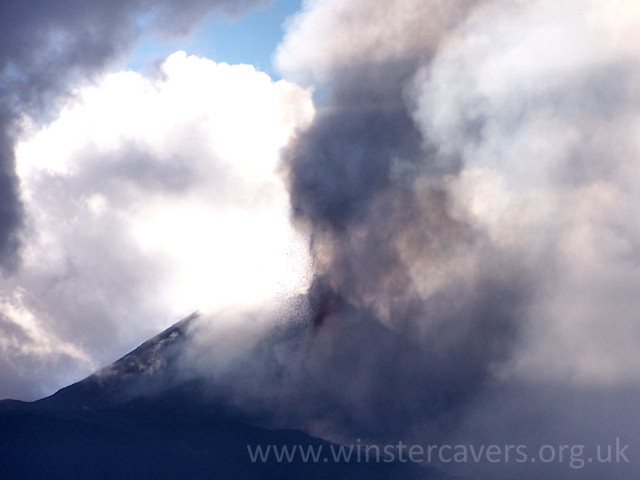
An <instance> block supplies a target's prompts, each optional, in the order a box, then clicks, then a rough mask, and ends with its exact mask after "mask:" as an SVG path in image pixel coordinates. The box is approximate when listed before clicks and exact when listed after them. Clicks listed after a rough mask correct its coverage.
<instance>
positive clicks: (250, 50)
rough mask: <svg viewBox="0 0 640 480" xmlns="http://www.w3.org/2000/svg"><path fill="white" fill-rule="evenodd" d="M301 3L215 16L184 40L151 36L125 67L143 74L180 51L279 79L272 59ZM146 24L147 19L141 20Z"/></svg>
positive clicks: (286, 1) (281, 1)
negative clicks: (286, 26)
mask: <svg viewBox="0 0 640 480" xmlns="http://www.w3.org/2000/svg"><path fill="white" fill-rule="evenodd" d="M300 5H301V0H272V1H271V2H270V4H269V5H267V6H265V7H261V8H260V7H259V8H257V9H255V10H252V11H250V12H249V13H247V14H245V15H243V16H241V17H239V18H229V17H228V16H226V15H223V14H214V15H212V16H211V17H210V18H209V19H207V20H205V21H204V22H203V24H202V25H200V27H199V28H197V29H196V30H195V31H194V32H193V33H191V34H190V35H189V36H187V37H184V38H161V37H160V36H159V35H157V33H156V34H153V33H148V34H144V35H143V36H142V38H141V39H140V41H139V43H138V45H137V47H136V48H135V49H134V50H133V51H132V52H131V54H130V55H129V57H128V60H127V63H126V68H127V69H129V70H135V71H144V70H146V69H149V68H151V67H152V66H153V65H155V64H157V63H158V62H159V61H162V60H163V59H164V58H166V57H167V56H168V55H170V54H171V53H173V52H175V51H177V50H184V51H186V52H187V53H188V54H189V55H198V56H201V57H206V58H209V59H211V60H214V61H215V62H226V63H229V64H241V63H243V64H250V65H253V66H254V67H255V68H256V69H257V70H260V71H262V72H265V73H267V74H269V75H270V76H271V77H272V78H273V79H274V80H275V79H279V78H280V77H279V75H278V73H277V72H276V71H275V69H274V68H273V65H272V56H273V54H274V53H275V50H276V47H277V46H278V44H279V43H280V41H281V40H282V36H283V33H284V29H283V24H284V23H285V21H286V19H287V18H289V17H290V16H291V15H293V14H295V13H296V12H298V11H299V10H300V8H301V6H300ZM141 21H142V22H144V19H141Z"/></svg>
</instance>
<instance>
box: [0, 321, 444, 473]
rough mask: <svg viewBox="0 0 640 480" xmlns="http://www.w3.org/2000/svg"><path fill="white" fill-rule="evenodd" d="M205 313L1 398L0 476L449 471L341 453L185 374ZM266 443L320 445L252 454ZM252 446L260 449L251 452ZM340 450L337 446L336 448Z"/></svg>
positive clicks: (267, 445)
mask: <svg viewBox="0 0 640 480" xmlns="http://www.w3.org/2000/svg"><path fill="white" fill-rule="evenodd" d="M196 321H197V315H195V314H194V315H191V316H189V317H187V318H185V319H184V320H182V321H180V322H178V323H176V324H175V325H173V326H172V327H170V328H168V329H167V330H165V331H164V332H162V333H160V334H159V335H157V336H155V337H153V338H152V339H150V340H148V341H147V342H145V343H143V344H142V345H140V346H139V347H138V348H136V349H135V350H133V351H132V352H130V353H129V354H127V355H125V356H124V357H122V358H121V359H119V360H117V361H116V362H114V363H113V364H111V365H109V366H107V367H106V368H103V369H101V370H99V371H97V372H95V373H94V374H92V375H90V376H89V377H87V378H85V379H84V380H82V381H80V382H77V383H75V384H73V385H70V386H68V387H66V388H63V389H61V390H59V391H58V392H57V393H55V394H54V395H52V396H50V397H47V398H43V399H41V400H38V401H35V402H20V401H16V400H4V401H0V478H1V479H13V480H19V479H36V478H37V479H56V480H57V479H65V480H66V479H70V478H75V479H116V478H117V479H123V478H136V479H235V480H242V479H299V478H305V479H365V478H366V479H397V478H403V479H418V478H420V479H423V480H424V479H439V480H445V479H450V478H452V477H449V476H447V475H445V474H443V473H441V472H439V471H437V470H434V469H429V468H424V467H421V466H418V465H416V464H410V463H403V462H398V461H395V462H388V463H387V462H382V461H378V462H347V461H344V460H343V461H333V459H332V457H331V456H330V455H329V452H330V451H331V452H333V451H338V449H339V448H340V446H339V445H336V444H334V443H330V442H328V441H325V440H322V439H319V438H316V437H312V436H310V435H307V434H306V433H303V432H301V431H297V430H283V429H280V430H278V429H268V428H264V427H263V426H260V425H257V424H255V422H253V421H252V420H251V419H250V418H248V417H246V416H244V415H243V414H242V412H240V411H235V410H234V409H233V408H232V407H230V406H229V405H228V404H225V402H222V401H220V400H212V398H215V397H212V396H211V395H204V392H203V390H204V389H205V388H210V387H207V386H206V385H205V384H204V383H203V382H200V381H198V380H197V379H191V380H188V381H185V380H184V377H182V376H180V375H178V374H177V367H176V363H177V362H176V359H177V357H178V356H179V355H180V352H181V351H182V349H183V348H184V347H185V342H186V338H187V331H188V329H189V328H190V326H191V325H193V324H194V322H196ZM258 446H260V447H261V448H263V451H264V449H266V448H271V449H273V450H272V453H273V452H275V451H280V450H279V449H281V448H282V447H287V448H289V449H291V448H293V447H294V446H298V448H300V449H301V451H305V452H308V451H311V450H309V449H312V450H313V451H316V452H320V451H322V452H323V453H322V455H320V456H318V458H317V459H316V460H313V459H309V458H307V460H305V459H303V458H302V456H301V455H294V457H293V458H292V460H291V461H288V460H286V459H284V458H279V459H278V458H276V456H275V455H271V456H269V457H268V458H265V459H264V460H263V459H261V458H260V457H255V456H254V458H253V461H252V458H251V455H250V453H251V451H253V452H255V451H256V450H255V449H256V448H257V447H258ZM252 449H253V450H252ZM330 449H332V450H330Z"/></svg>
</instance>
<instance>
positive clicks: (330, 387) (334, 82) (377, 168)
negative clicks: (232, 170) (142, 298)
mask: <svg viewBox="0 0 640 480" xmlns="http://www.w3.org/2000/svg"><path fill="white" fill-rule="evenodd" d="M436 3H437V2H436ZM472 4H473V2H447V5H446V6H445V5H444V4H443V5H440V7H438V6H437V5H435V4H434V3H433V2H422V1H415V2H411V1H409V2H407V1H396V2H385V3H384V5H383V4H380V3H378V2H375V3H374V2H349V3H346V2H317V3H316V4H313V5H314V7H312V9H311V10H310V11H309V12H308V13H306V14H303V15H302V16H301V17H299V18H298V19H297V21H296V22H294V23H293V25H294V28H293V31H292V32H290V33H289V36H288V37H287V38H286V39H285V43H284V45H283V47H282V49H281V51H280V54H279V57H278V60H279V63H280V66H281V68H282V69H283V70H284V71H285V73H287V74H289V75H290V76H292V78H294V79H297V80H299V81H302V82H304V81H305V73H308V72H305V71H304V69H305V67H306V66H307V63H305V62H309V63H308V65H309V69H311V70H313V69H316V68H319V69H320V71H319V72H312V73H315V74H316V77H324V78H320V80H321V81H322V80H327V82H328V85H326V87H325V90H324V92H322V96H324V98H323V99H322V100H321V102H320V107H319V109H318V112H317V114H316V117H315V119H314V121H313V123H312V125H311V126H310V127H309V128H308V129H306V130H305V131H304V132H300V134H299V135H298V137H297V138H296V139H295V140H294V141H293V142H292V143H291V145H290V146H289V147H288V148H287V149H286V150H285V151H284V152H283V162H284V170H285V172H286V179H287V182H288V186H289V189H290V195H291V204H292V207H293V216H294V221H295V222H296V224H297V225H299V227H300V228H301V229H303V230H305V231H307V232H308V234H309V237H310V241H311V250H312V254H313V258H314V262H315V269H316V274H315V279H314V281H313V284H312V286H311V288H310V290H309V293H308V298H307V299H306V300H304V301H302V308H301V307H300V305H298V307H297V309H298V311H300V310H303V311H305V312H306V313H305V314H303V315H302V317H304V318H303V319H302V324H306V325H310V326H311V327H310V331H305V330H304V328H303V330H302V333H301V331H300V330H296V329H297V328H299V327H291V329H285V331H283V332H280V333H276V334H274V336H272V337H271V338H268V339H267V340H265V341H263V342H260V343H259V345H258V347H257V348H258V352H259V353H258V354H257V356H256V357H255V358H253V359H252V360H251V363H250V364H247V365H245V367H246V370H244V372H246V371H249V370H251V371H256V366H255V365H256V364H258V365H260V366H259V367H258V373H256V374H255V376H254V375H251V376H250V377H251V378H247V377H249V375H248V374H246V373H239V371H238V370H235V371H234V373H233V374H232V375H230V377H229V384H230V385H232V387H231V388H232V389H238V391H240V390H243V389H244V390H243V391H242V393H237V391H236V393H234V394H230V397H231V398H234V399H236V401H239V400H237V399H246V398H247V396H246V390H247V389H248V390H249V391H250V392H251V394H250V396H249V398H251V400H250V401H247V405H250V407H251V408H253V407H255V405H256V404H259V405H262V406H265V405H268V409H274V408H276V409H277V408H282V410H283V411H282V413H283V417H284V418H285V419H286V420H287V421H291V420H292V419H294V418H295V417H296V416H298V417H299V419H300V420H301V421H303V422H307V423H306V426H307V427H308V426H309V425H311V426H312V428H320V429H322V427H318V425H319V424H320V425H321V426H322V425H324V426H325V427H326V428H327V429H328V430H329V431H330V432H331V433H333V434H335V433H336V432H337V431H342V432H345V431H346V432H351V433H354V432H357V434H359V435H371V436H375V437H378V438H381V437H384V436H393V435H397V434H399V433H401V432H406V431H407V430H406V429H407V428H409V427H415V426H417V425H424V424H428V423H429V422H434V421H440V420H442V421H444V422H446V421H447V420H446V419H447V418H449V417H451V416H452V415H456V412H457V411H458V410H459V407H461V406H464V405H465V404H466V403H468V402H469V400H470V399H471V398H473V396H474V395H475V394H476V393H477V392H478V391H479V390H480V389H481V388H482V387H483V386H484V385H486V384H487V383H490V382H491V381H492V378H493V376H494V374H496V373H497V372H499V370H500V366H501V364H502V362H503V361H504V360H505V359H506V358H508V356H509V354H510V351H511V349H512V346H513V344H514V341H515V340H516V338H517V334H518V330H519V327H520V325H521V324H522V323H523V322H524V320H525V318H524V314H525V306H526V303H527V300H528V294H529V290H528V285H527V282H526V281H525V279H524V278H523V277H521V275H520V271H519V267H518V262H517V261H516V259H515V258H511V257H510V255H508V254H507V253H505V252H502V251H500V250H499V249H497V248H496V246H495V245H493V243H492V242H491V240H490V239H489V238H488V237H487V236H486V235H485V233H484V232H482V231H480V230H478V229H476V228H474V226H472V225H471V224H470V223H468V222H467V221H465V219H463V218H456V217H455V216H453V215H452V214H451V200H450V194H449V192H448V182H449V181H450V177H451V176H453V175H456V174H457V173H458V172H459V170H460V168H461V162H462V159H461V158H460V157H459V156H451V158H448V159H446V161H443V159H442V158H441V157H440V156H439V155H438V151H437V148H436V146H435V145H434V144H433V143H432V142H431V139H430V138H429V136H428V135H426V136H425V135H424V134H423V132H421V131H420V129H419V125H418V123H417V122H416V121H415V119H414V118H413V116H412V115H413V110H414V107H415V105H414V104H413V103H412V101H411V96H410V94H411V92H410V88H411V87H412V85H413V83H412V82H413V79H414V77H415V75H416V72H417V71H418V70H419V68H420V67H421V66H422V65H425V64H428V62H429V61H430V59H431V57H432V56H433V55H434V53H435V51H436V49H437V47H438V44H439V41H440V38H441V36H442V35H444V34H445V32H446V31H447V30H448V29H451V28H454V27H455V25H457V24H458V23H459V22H461V21H463V20H464V18H465V16H466V14H467V13H468V11H469V8H470V5H472ZM378 16H380V18H377V17H378ZM372 17H375V18H372ZM376 19H377V20H380V21H379V22H376ZM323 22H327V24H325V23H323ZM314 29H315V30H319V31H320V32H319V33H318V32H317V31H316V32H315V34H317V35H322V34H323V33H325V34H327V35H328V36H327V37H318V36H315V35H314ZM376 29H378V30H376ZM310 31H311V33H310ZM307 35H310V36H307ZM336 39H338V40H336ZM301 45H304V46H305V48H307V49H308V52H310V54H309V55H310V58H308V57H307V56H305V55H304V54H299V55H298V52H297V50H296V49H298V48H300V46H301ZM314 54H316V55H317V57H314ZM288 62H290V63H288ZM290 66H291V68H290ZM299 69H301V70H299ZM298 320H300V319H298ZM294 323H295V322H294ZM296 325H298V324H297V323H296ZM292 332H295V333H292ZM274 337H275V338H274ZM261 370H262V371H261ZM265 376H266V379H265ZM256 378H258V379H259V380H255V379H256ZM245 380H246V381H247V382H248V384H249V386H248V387H244V386H242V384H243V382H244V381H245ZM254 395H258V400H256V397H255V396H254ZM270 395H273V400H274V401H273V403H269V402H267V401H265V399H268V398H269V396H270ZM240 401H241V400H240Z"/></svg>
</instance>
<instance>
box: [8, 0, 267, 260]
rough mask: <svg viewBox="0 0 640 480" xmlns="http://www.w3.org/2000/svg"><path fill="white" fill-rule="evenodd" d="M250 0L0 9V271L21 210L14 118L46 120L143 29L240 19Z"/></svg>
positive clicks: (38, 4)
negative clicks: (220, 13)
mask: <svg viewBox="0 0 640 480" xmlns="http://www.w3.org/2000/svg"><path fill="white" fill-rule="evenodd" d="M252 3H255V2H252V1H251V0H246V1H245V0H241V1H225V0H213V1H206V0H189V1H186V2H174V1H171V0H158V1H145V0H129V1H124V2H117V3H114V2H110V1H103V0H100V1H95V2H93V1H92V2H86V1H83V0H64V1H61V2H55V3H52V2H46V1H40V0H34V1H25V2H13V1H9V0H6V1H2V2H1V3H0V31H2V44H1V45H0V205H2V206H1V207H0V265H1V266H2V267H3V268H4V270H5V271H12V270H14V269H15V268H16V267H17V265H18V263H19V256H18V255H17V252H18V249H19V247H20V240H19V239H20V229H21V226H22V224H23V218H22V217H23V208H22V206H21V202H20V194H19V187H18V178H17V176H16V173H15V165H14V163H15V159H14V153H13V150H14V143H15V138H16V135H17V134H18V133H19V130H20V119H21V116H22V115H23V114H27V115H29V116H30V117H32V118H35V119H41V120H42V119H45V118H46V117H47V115H50V114H51V113H52V112H54V111H55V107H56V106H57V105H56V104H57V102H58V101H60V100H61V99H62V97H64V96H65V95H68V94H69V93H70V91H71V89H72V87H73V85H74V82H75V81H78V80H81V79H85V78H86V77H91V75H92V74H95V73H97V72H98V71H99V70H100V69H101V68H102V67H104V66H106V65H107V63H108V62H109V61H112V60H114V59H115V58H117V57H118V56H119V55H122V54H123V53H124V52H126V51H127V49H128V48H130V47H131V45H132V44H133V41H134V40H135V39H136V38H137V37H138V35H139V33H140V32H141V30H142V28H143V27H144V28H150V29H155V30H156V31H157V32H161V31H162V32H163V33H165V34H167V33H168V34H184V33H186V32H187V30H188V29H189V28H190V27H191V26H192V25H193V24H195V23H196V22H197V21H198V20H200V19H202V18H203V16H204V15H206V14H207V13H209V12H211V11H213V10H214V9H223V10H226V11H228V12H231V13H239V12H241V11H242V10H244V9H246V8H247V7H248V6H250V5H251V4H252Z"/></svg>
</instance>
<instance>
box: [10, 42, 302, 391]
mask: <svg viewBox="0 0 640 480" xmlns="http://www.w3.org/2000/svg"><path fill="white" fill-rule="evenodd" d="M312 116H313V105H312V103H311V99H310V92H309V91H306V90H303V89H301V88H299V87H297V86H295V85H293V84H290V83H287V82H284V81H279V82H275V83H274V82H272V81H271V79H270V78H269V77H268V76H267V75H266V74H264V73H260V72H257V71H255V70H254V69H253V67H251V66H247V65H240V66H230V65H227V64H216V63H214V62H212V61H210V60H207V59H203V58H197V57H188V56H187V55H186V54H185V53H184V52H178V53H175V54H173V55H171V56H170V57H169V58H168V59H167V60H166V62H165V63H164V64H163V65H162V66H161V68H160V71H159V72H157V74H156V76H155V77H144V76H142V75H140V74H138V73H134V72H120V73H115V74H111V75H108V76H106V77H105V78H104V79H103V80H102V81H100V82H99V83H98V84H97V85H95V86H92V87H85V88H81V89H79V90H78V91H77V92H75V96H74V100H72V101H70V102H69V103H68V104H67V105H66V106H65V107H64V109H63V110H62V111H61V113H60V116H59V118H58V119H57V120H56V121H54V122H53V123H52V124H51V125H49V126H48V127H46V128H44V129H38V128H36V127H35V126H32V127H31V128H30V129H29V130H30V134H29V135H28V136H27V137H26V138H24V140H23V141H22V142H21V143H20V144H19V145H18V147H17V149H16V156H17V162H18V174H19V177H20V182H21V186H22V192H23V198H24V201H25V207H26V210H27V223H28V229H27V232H26V233H25V248H24V251H23V265H22V267H21V269H20V270H19V271H18V272H17V273H16V274H15V275H14V276H13V277H12V278H6V279H3V280H2V281H1V282H0V292H1V293H2V295H3V296H4V297H6V298H14V297H15V295H16V292H18V291H19V292H20V302H19V303H20V305H19V308H18V307H16V308H14V309H9V310H7V309H5V310H4V311H5V316H6V318H5V321H4V323H3V325H4V327H5V329H9V328H18V329H22V330H23V331H25V332H27V333H28V334H29V336H30V338H31V343H30V345H32V347H33V348H31V347H30V350H29V351H25V350H24V349H22V351H21V353H20V355H22V356H26V357H29V358H31V359H37V360H38V361H41V362H44V363H46V361H47V360H48V359H49V358H50V357H52V356H53V355H67V356H70V357H72V358H73V360H74V361H77V362H82V369H83V371H84V373H89V371H90V369H92V368H94V367H95V365H96V364H101V363H107V362H110V361H112V360H113V359H114V356H116V355H118V354H122V353H124V352H125V351H126V350H127V349H129V348H131V347H132V346H133V345H135V344H136V343H139V342H140V341H142V340H144V339H145V338H146V337H147V336H149V335H150V334H152V333H154V332H156V331H157V330H158V329H160V328H162V327H165V326H167V325H168V324H170V323H172V322H174V321H177V320H178V319H179V318H180V317H181V316H185V315H187V314H189V313H191V312H192V311H193V310H196V309H200V310H205V311H212V310H216V309H220V308H225V307H229V306H232V305H236V304H243V305H247V304H249V305H250V304H257V303H260V302H265V301H267V300H272V299H273V298H276V297H277V296H278V295H283V294H285V293H286V292H291V291H296V290H297V289H298V290H299V289H301V288H304V286H305V285H306V282H307V281H308V275H309V264H308V262H309V260H308V258H307V253H306V242H305V239H304V238H302V237H301V236H300V234H299V233H296V232H294V231H293V229H292V228H291V226H290V224H289V210H288V209H289V206H288V197H287V194H286V190H285V187H284V185H283V184H282V182H281V179H280V178H278V176H277V174H276V169H277V165H278V160H279V150H280V148H282V147H283V146H284V145H285V144H286V143H287V142H288V141H289V139H290V138H291V136H292V135H294V134H295V130H296V129H297V128H301V127H303V126H304V125H306V124H307V123H308V122H309V121H310V120H311V118H312ZM25 123H28V119H25ZM14 303H15V302H14ZM16 312H18V313H20V314H18V313H16ZM16 326H18V327H16ZM5 343H7V342H6V341H5V342H4V343H3V349H2V352H3V353H2V355H3V356H4V358H0V362H2V363H4V364H5V365H9V364H10V363H11V362H12V361H13V360H15V358H13V357H11V348H10V346H8V345H5ZM14 343H16V344H18V343H19V339H16V340H15V342H14ZM52 345H57V346H56V347H55V348H54V347H53V346H52ZM68 372H69V363H66V364H64V365H53V367H51V368H50V369H43V370H42V371H41V372H40V378H26V376H25V375H22V374H20V373H19V372H16V371H15V368H13V369H12V368H7V369H6V371H5V372H4V373H3V375H2V376H3V377H4V376H11V377H12V378H14V379H16V378H19V379H20V380H19V381H17V384H18V383H20V382H23V383H24V385H22V386H23V387H24V388H23V389H22V390H21V389H20V387H19V385H17V384H16V385H13V386H10V387H7V388H8V389H7V390H6V391H5V390H2V391H0V397H4V396H7V395H9V396H10V395H19V394H21V393H24V392H29V393H30V394H33V389H29V388H27V387H28V385H38V384H39V381H40V380H41V379H42V376H48V377H50V378H52V379H53V381H52V382H50V383H48V384H47V386H48V387H49V388H51V387H52V385H54V386H62V384H63V382H64V381H68V377H66V376H65V375H66V374H68ZM62 379H64V380H62ZM56 380H58V382H57V384H56ZM14 383H16V382H14ZM39 393H42V392H39Z"/></svg>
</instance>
